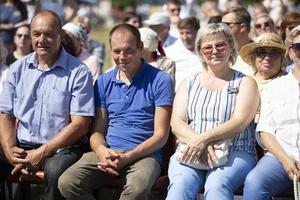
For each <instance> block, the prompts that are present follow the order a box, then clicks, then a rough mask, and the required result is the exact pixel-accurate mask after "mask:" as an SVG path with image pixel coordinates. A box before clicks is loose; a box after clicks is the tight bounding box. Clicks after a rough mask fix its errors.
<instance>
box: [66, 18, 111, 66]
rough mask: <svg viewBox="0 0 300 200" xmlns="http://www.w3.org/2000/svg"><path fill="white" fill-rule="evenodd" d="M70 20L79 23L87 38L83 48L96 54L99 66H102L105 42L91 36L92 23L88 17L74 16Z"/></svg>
mask: <svg viewBox="0 0 300 200" xmlns="http://www.w3.org/2000/svg"><path fill="white" fill-rule="evenodd" d="M71 22H73V23H75V24H81V25H82V26H83V28H84V31H85V32H86V34H87V39H86V41H85V47H84V48H85V49H86V50H87V51H88V52H89V53H90V54H92V55H94V56H96V57H97V58H98V59H99V62H100V63H101V68H103V65H104V61H105V44H104V42H102V41H99V40H94V39H92V38H91V34H90V33H91V31H92V25H91V23H90V19H89V18H88V17H86V16H76V17H75V18H74V19H73V20H72V21H71Z"/></svg>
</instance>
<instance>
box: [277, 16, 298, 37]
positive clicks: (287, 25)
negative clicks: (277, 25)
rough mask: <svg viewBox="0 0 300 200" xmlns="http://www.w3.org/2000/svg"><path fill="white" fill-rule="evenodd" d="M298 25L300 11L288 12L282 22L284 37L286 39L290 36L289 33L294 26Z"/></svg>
mask: <svg viewBox="0 0 300 200" xmlns="http://www.w3.org/2000/svg"><path fill="white" fill-rule="evenodd" d="M298 25H300V13H298V12H290V13H288V14H287V15H286V17H285V19H284V20H283V22H282V24H281V29H282V35H281V37H282V39H283V40H285V39H286V38H287V37H288V35H289V33H290V32H291V31H292V30H293V28H295V27H296V26H298Z"/></svg>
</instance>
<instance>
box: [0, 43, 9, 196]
mask: <svg viewBox="0 0 300 200" xmlns="http://www.w3.org/2000/svg"><path fill="white" fill-rule="evenodd" d="M6 55H7V50H6V48H5V46H4V44H3V42H2V40H1V38H0V93H1V91H2V88H3V82H4V80H5V79H6V77H7V72H8V66H7V65H5V60H6ZM0 190H1V189H0ZM0 197H1V191H0Z"/></svg>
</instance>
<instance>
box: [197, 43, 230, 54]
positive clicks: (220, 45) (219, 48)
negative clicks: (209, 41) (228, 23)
mask: <svg viewBox="0 0 300 200" xmlns="http://www.w3.org/2000/svg"><path fill="white" fill-rule="evenodd" d="M226 46H227V44H226V43H225V42H222V43H218V44H215V45H214V46H213V45H207V46H204V47H202V48H201V51H202V53H203V54H204V55H206V56H208V55H211V54H212V52H213V50H214V49H216V50H217V51H218V52H219V53H221V52H223V51H224V50H225V48H226Z"/></svg>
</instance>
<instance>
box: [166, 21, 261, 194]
mask: <svg viewBox="0 0 300 200" xmlns="http://www.w3.org/2000/svg"><path fill="white" fill-rule="evenodd" d="M195 47H196V49H197V53H198V55H199V58H200V60H201V62H202V64H203V67H204V69H203V71H201V72H199V73H196V74H193V75H191V76H190V77H188V78H187V79H185V80H184V81H182V82H181V84H180V86H179V88H178V90H177V91H176V96H175V100H174V105H173V113H172V118H171V127H172V132H173V134H174V135H175V136H176V137H177V139H178V147H177V150H176V153H175V154H174V155H173V156H172V157H171V160H170V164H169V173H168V176H169V179H170V185H169V187H168V195H167V200H173V199H181V200H190V199H195V197H196V195H197V193H198V191H199V188H202V187H203V186H204V188H205V192H204V196H205V199H207V200H215V199H223V200H225V199H226V200H227V199H228V200H231V199H233V195H234V191H235V190H236V189H237V188H239V187H240V186H242V185H243V183H244V180H245V177H246V175H247V174H248V172H249V171H251V169H252V168H253V167H254V166H255V164H256V162H257V156H256V150H255V135H254V132H255V129H254V123H252V122H253V118H254V116H255V113H256V110H257V107H258V104H259V94H258V91H257V86H256V83H255V81H254V80H253V79H252V78H250V77H247V76H245V75H244V74H242V73H240V72H238V71H235V70H233V69H231V68H230V65H232V64H234V62H235V60H236V56H237V48H236V44H235V40H234V38H233V35H232V32H231V30H230V28H229V27H228V26H227V25H225V24H223V23H211V24H207V25H205V26H203V27H201V29H200V30H199V31H198V33H197V36H196V43H195ZM249 97H251V98H249ZM222 144H224V145H222ZM227 144H228V145H227ZM222 146H223V147H222ZM226 151H227V152H229V153H226ZM217 152H219V153H220V154H219V153H217ZM226 154H227V155H226ZM219 155H220V156H219ZM223 155H225V156H226V157H225V158H224V156H223ZM226 158H227V159H226Z"/></svg>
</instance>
